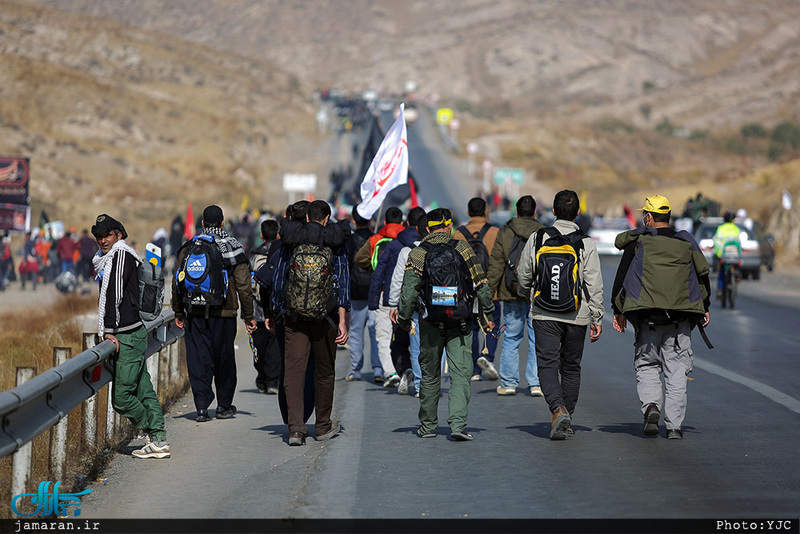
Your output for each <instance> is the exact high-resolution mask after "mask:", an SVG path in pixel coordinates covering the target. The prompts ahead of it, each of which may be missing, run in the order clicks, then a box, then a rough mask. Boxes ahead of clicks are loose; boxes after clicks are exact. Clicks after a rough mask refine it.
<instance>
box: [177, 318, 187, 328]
mask: <svg viewBox="0 0 800 534" xmlns="http://www.w3.org/2000/svg"><path fill="white" fill-rule="evenodd" d="M185 324H186V321H185V320H184V319H182V318H180V317H175V326H177V327H178V328H180V329H181V330H183V327H184V325H185Z"/></svg>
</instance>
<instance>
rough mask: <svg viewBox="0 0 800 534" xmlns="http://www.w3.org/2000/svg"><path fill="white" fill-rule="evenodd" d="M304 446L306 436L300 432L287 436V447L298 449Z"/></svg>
mask: <svg viewBox="0 0 800 534" xmlns="http://www.w3.org/2000/svg"><path fill="white" fill-rule="evenodd" d="M305 444H306V435H305V434H303V433H302V432H292V433H291V434H289V446H290V447H299V446H301V445H305Z"/></svg>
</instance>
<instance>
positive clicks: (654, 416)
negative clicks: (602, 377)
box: [611, 195, 711, 439]
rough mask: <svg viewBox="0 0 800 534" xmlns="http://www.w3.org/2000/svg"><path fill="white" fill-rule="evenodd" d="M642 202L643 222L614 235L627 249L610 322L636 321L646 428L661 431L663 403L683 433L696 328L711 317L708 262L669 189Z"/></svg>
mask: <svg viewBox="0 0 800 534" xmlns="http://www.w3.org/2000/svg"><path fill="white" fill-rule="evenodd" d="M642 210H643V212H644V215H643V217H642V222H643V223H644V225H645V226H644V227H643V228H639V229H636V230H630V231H628V232H623V233H621V234H619V235H618V236H617V239H616V240H615V242H614V244H615V245H616V247H617V248H618V249H620V250H622V251H623V253H622V259H621V260H620V262H619V267H618V268H617V275H616V277H615V279H614V286H613V289H612V292H611V296H612V299H611V307H612V309H613V310H614V320H613V324H612V326H613V327H614V330H616V331H617V332H625V327H626V326H627V324H628V321H630V322H631V324H632V325H633V327H634V329H635V333H636V340H635V341H634V343H633V346H634V347H635V349H636V352H635V355H634V366H635V368H636V391H637V393H638V394H639V400H640V401H641V403H642V406H641V409H642V414H644V429H643V430H644V435H645V436H657V435H658V422H659V419H660V418H661V410H662V407H663V410H664V422H665V424H666V427H667V438H669V439H681V438H683V430H682V429H681V424H682V423H683V419H684V417H685V416H686V386H687V384H686V376H687V375H688V374H689V373H690V372H691V371H692V338H691V332H692V328H693V327H694V326H695V325H700V326H701V327H705V326H706V325H707V324H708V322H709V313H708V308H709V305H710V300H709V293H710V287H711V286H710V281H709V276H708V273H709V268H708V263H707V262H706V259H705V257H704V256H703V253H702V252H701V251H700V247H698V246H697V243H696V242H695V240H694V238H693V237H692V236H691V234H689V233H688V232H685V231H681V232H676V231H675V229H674V228H672V227H671V226H670V225H669V219H670V214H671V208H670V204H669V200H667V198H666V197H664V196H661V195H653V196H650V197H647V198H646V199H645V203H644V207H643V208H642ZM661 374H663V375H664V382H665V385H666V388H664V387H662V385H661ZM665 389H666V399H665V394H664V390H665Z"/></svg>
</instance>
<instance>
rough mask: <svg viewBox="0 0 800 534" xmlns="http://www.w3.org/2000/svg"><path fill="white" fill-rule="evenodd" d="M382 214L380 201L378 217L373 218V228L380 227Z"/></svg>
mask: <svg viewBox="0 0 800 534" xmlns="http://www.w3.org/2000/svg"><path fill="white" fill-rule="evenodd" d="M382 214H383V202H381V207H380V208H378V217H377V218H376V219H375V229H376V230H378V229H380V227H381V215H382Z"/></svg>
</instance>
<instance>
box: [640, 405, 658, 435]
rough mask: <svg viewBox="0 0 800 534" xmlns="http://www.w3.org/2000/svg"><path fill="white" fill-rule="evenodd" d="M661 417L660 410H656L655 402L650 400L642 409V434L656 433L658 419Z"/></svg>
mask: <svg viewBox="0 0 800 534" xmlns="http://www.w3.org/2000/svg"><path fill="white" fill-rule="evenodd" d="M659 419H661V412H659V411H658V406H657V405H656V403H654V402H651V403H650V404H648V405H647V409H646V410H645V411H644V435H645V436H657V435H658V421H659Z"/></svg>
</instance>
